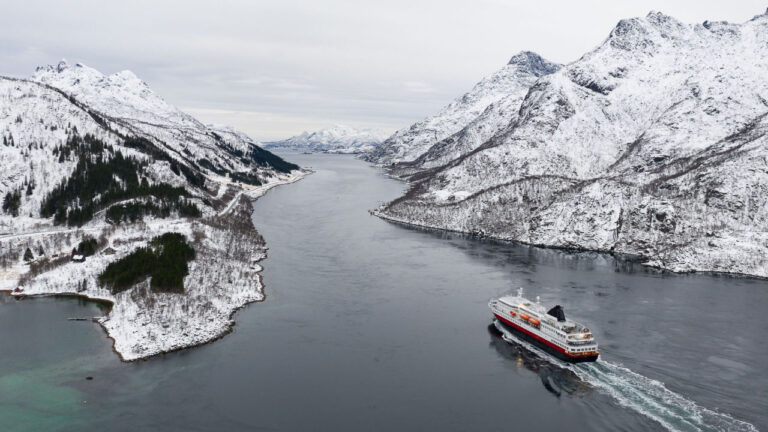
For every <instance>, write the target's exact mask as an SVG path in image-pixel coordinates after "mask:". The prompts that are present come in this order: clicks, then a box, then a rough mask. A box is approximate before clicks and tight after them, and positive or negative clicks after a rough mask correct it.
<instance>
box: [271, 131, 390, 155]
mask: <svg viewBox="0 0 768 432" xmlns="http://www.w3.org/2000/svg"><path fill="white" fill-rule="evenodd" d="M386 137H387V133H386V132H384V131H380V130H374V129H355V128H351V127H348V126H343V125H335V126H333V127H330V128H328V129H323V130H319V131H316V132H311V133H310V132H303V133H302V134H301V135H296V136H293V137H290V138H288V139H285V140H282V141H273V142H267V143H264V147H265V148H268V149H281V150H289V151H301V152H305V151H307V152H329V153H365V152H369V151H371V150H373V149H374V148H375V147H376V146H378V145H379V144H381V142H382V141H383V140H384V139H386Z"/></svg>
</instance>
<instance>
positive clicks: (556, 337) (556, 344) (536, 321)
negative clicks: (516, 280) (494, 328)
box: [488, 288, 599, 362]
mask: <svg viewBox="0 0 768 432" xmlns="http://www.w3.org/2000/svg"><path fill="white" fill-rule="evenodd" d="M488 306H489V307H490V308H491V311H492V312H493V315H494V316H495V317H496V319H498V320H499V321H501V322H503V323H504V324H506V325H507V326H508V327H511V328H512V329H513V330H516V331H517V333H518V334H519V335H521V336H523V337H525V338H528V339H532V340H533V341H534V342H537V343H538V344H539V345H541V346H543V347H544V348H546V349H547V350H548V351H550V352H552V353H553V354H555V355H556V356H558V357H560V358H562V359H564V360H566V361H574V362H582V361H594V360H597V356H598V355H599V352H598V347H597V342H595V339H594V337H593V336H592V331H591V330H590V329H588V328H586V327H584V326H583V325H581V324H579V323H577V322H574V321H571V320H569V319H566V318H565V313H564V312H563V309H562V307H561V306H559V305H557V306H554V307H553V308H551V309H550V310H549V311H547V309H546V308H545V307H544V306H543V305H541V304H540V303H539V299H538V297H537V298H536V301H535V302H532V301H530V300H528V299H526V298H525V297H523V289H522V288H520V289H519V290H518V294H517V295H516V296H512V295H510V296H504V297H501V298H498V299H494V300H491V301H490V303H489V304H488Z"/></svg>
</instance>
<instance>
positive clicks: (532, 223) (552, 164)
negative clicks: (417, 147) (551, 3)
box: [377, 12, 768, 277]
mask: <svg viewBox="0 0 768 432" xmlns="http://www.w3.org/2000/svg"><path fill="white" fill-rule="evenodd" d="M767 35H768V16H767V15H758V16H756V17H755V18H754V19H752V20H750V21H747V22H745V23H743V24H732V23H727V22H709V21H707V22H705V23H703V24H694V25H686V24H682V23H681V22H679V21H678V20H676V19H674V18H673V17H670V16H667V15H664V14H662V13H659V12H651V13H649V14H648V15H646V16H645V17H643V18H631V19H625V20H621V21H620V22H619V23H618V24H617V25H616V27H615V28H614V29H613V30H612V31H611V32H610V34H609V36H608V37H607V38H606V39H605V40H604V41H603V43H601V44H600V45H599V46H598V47H597V48H595V49H594V50H592V51H590V52H587V53H585V54H584V55H583V56H582V57H581V58H580V59H579V60H577V61H575V62H572V63H569V64H567V65H565V66H564V67H562V68H561V69H559V70H558V71H556V72H554V73H552V74H548V75H544V76H542V77H540V78H539V79H537V80H536V82H535V83H534V84H533V85H532V86H531V87H530V88H529V89H528V90H527V92H526V95H525V97H524V100H523V101H522V103H521V104H520V108H519V111H518V112H517V113H516V115H517V116H516V118H514V119H513V120H512V121H511V122H510V123H509V124H508V126H506V127H505V128H503V129H502V130H501V131H500V132H499V133H497V134H495V135H494V136H492V137H491V138H489V139H488V140H486V141H484V142H483V143H482V144H480V145H478V146H476V147H475V148H474V149H471V150H468V151H464V152H462V153H461V154H460V155H458V156H456V155H455V154H452V155H449V157H448V158H446V159H447V161H446V160H445V159H444V160H441V161H440V162H441V163H440V164H438V165H437V166H435V167H432V168H429V169H427V170H424V167H423V166H417V167H416V169H415V171H410V172H409V171H407V170H402V166H403V165H406V168H407V164H402V163H401V164H395V165H393V166H390V167H389V169H390V170H391V171H393V172H394V173H395V175H400V176H401V177H405V178H410V179H411V180H412V181H414V182H415V183H414V184H413V186H412V188H411V190H410V191H409V192H408V193H407V194H406V195H405V196H403V197H401V198H399V199H397V200H395V201H393V202H391V203H389V204H386V205H384V206H382V207H381V208H380V209H378V210H377V213H378V214H379V215H380V216H382V217H385V218H390V219H393V220H398V221H401V222H406V223H414V224H417V225H424V226H430V227H434V228H442V229H450V230H455V231H462V232H476V233H483V234H484V235H488V236H491V237H497V238H502V239H509V240H517V241H522V242H525V243H530V244H535V245H542V246H552V247H566V248H578V249H588V250H599V251H607V252H617V253H625V254H629V255H637V256H641V257H643V258H644V259H645V261H646V263H648V264H650V265H655V266H659V267H663V268H668V269H672V270H675V271H691V270H702V271H721V272H733V273H744V274H751V275H756V276H763V277H765V276H768V263H767V262H766V261H765V259H762V258H761V257H763V256H765V252H766V251H765V250H764V246H763V244H768V243H766V241H767V240H766V234H765V233H766V231H767V230H766V227H768V225H766V220H767V219H766V218H767V217H768V216H767V215H766V213H765V210H764V208H765V199H766V198H765V197H766V193H768V191H767V190H766V183H767V182H768V178H766V173H765V170H764V169H762V168H760V167H761V165H760V164H759V163H758V161H759V160H761V159H760V158H761V157H762V156H761V155H763V154H764V153H765V150H766V149H765V147H766V144H765V143H766V140H767V139H766V137H765V135H764V132H765V114H766V112H768V103H766V100H768V85H767V84H766V83H765V82H764V80H762V78H761V77H762V76H765V74H766V72H768V49H767V48H766V47H768V36H767ZM436 148H437V149H438V150H439V149H440V148H439V146H438V147H436ZM437 156H440V155H439V154H438V155H437ZM417 161H418V160H417ZM403 172H405V175H402V173H403ZM414 172H415V173H414Z"/></svg>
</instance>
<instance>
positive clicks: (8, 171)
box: [0, 62, 304, 360]
mask: <svg viewBox="0 0 768 432" xmlns="http://www.w3.org/2000/svg"><path fill="white" fill-rule="evenodd" d="M0 134H2V141H3V142H2V145H0V165H2V167H3V170H2V171H0V200H2V208H1V209H0V289H2V290H10V291H12V292H13V293H14V295H18V296H26V295H42V294H53V293H73V294H78V295H83V296H87V297H90V298H95V299H103V300H107V301H110V302H113V303H114V306H113V308H112V311H111V312H110V313H109V314H108V315H107V316H106V317H101V318H100V320H99V321H100V322H101V323H102V325H104V327H105V329H107V331H108V333H109V335H110V336H111V337H112V338H113V339H115V349H116V350H117V351H118V352H119V353H120V354H121V355H122V356H123V358H125V359H127V360H130V359H135V358H141V357H146V356H149V355H154V354H157V353H160V352H165V351H169V350H172V349H178V348H181V347H185V346H191V345H196V344H199V343H204V342H207V341H209V340H211V339H213V338H215V337H218V336H220V335H221V334H223V333H225V332H227V331H228V330H229V328H230V327H231V325H232V322H231V319H230V315H231V313H232V312H233V311H234V310H235V309H236V308H239V307H241V306H243V305H244V304H245V303H247V302H249V301H254V300H258V299H260V298H261V296H262V294H261V289H262V287H261V282H260V278H259V277H258V274H257V272H258V271H257V270H258V266H257V265H255V264H253V262H254V260H258V259H260V258H261V257H263V256H264V250H265V248H264V242H263V240H262V239H261V237H260V236H259V235H258V233H257V232H255V229H253V226H252V224H251V222H250V216H247V217H246V216H243V213H244V212H243V211H240V210H239V209H243V208H246V209H247V207H248V205H249V203H248V202H247V199H246V197H257V196H259V195H261V194H263V193H264V192H265V191H266V190H268V189H269V188H271V187H273V186H276V185H279V184H285V183H288V182H291V181H295V180H297V179H299V178H301V176H302V175H304V172H302V171H301V170H300V169H299V167H298V166H296V165H294V164H291V163H289V162H286V161H285V160H283V159H281V158H279V157H277V156H275V155H274V154H272V153H270V152H268V151H266V150H264V149H262V148H261V147H260V146H259V145H258V144H257V143H256V142H255V141H253V140H252V139H250V138H249V137H248V136H247V135H245V134H243V133H240V132H237V131H235V130H232V129H229V128H218V127H209V126H206V125H204V124H202V123H200V122H199V121H198V120H196V119H195V118H193V117H191V116H189V115H188V114H186V113H184V112H182V111H180V110H179V109H178V108H176V107H174V106H172V105H170V104H168V103H167V102H165V101H164V100H163V99H162V98H160V97H159V96H158V95H156V94H155V93H154V92H153V91H152V90H151V89H150V88H149V87H148V86H147V85H146V84H145V83H144V82H142V81H141V80H140V79H138V78H137V77H136V76H135V75H134V74H132V73H131V72H127V71H125V72H120V73H117V74H114V75H108V76H107V75H103V74H101V73H99V72H98V71H96V70H94V69H92V68H89V67H87V66H84V65H82V64H76V65H69V64H67V63H66V62H60V63H59V64H58V65H55V66H46V67H41V68H38V69H37V71H36V73H35V74H34V75H33V76H32V77H31V78H30V79H17V78H8V77H0ZM246 213H247V212H246ZM165 232H179V233H182V234H183V235H184V236H185V239H186V241H188V242H189V243H190V244H192V245H193V247H194V248H195V250H196V251H197V252H198V253H197V258H196V259H195V261H193V262H192V264H190V266H189V275H187V276H186V277H185V278H184V284H185V285H186V289H185V291H184V292H174V293H167V292H155V291H152V290H150V289H149V279H147V278H146V277H145V278H143V279H140V280H137V281H136V282H135V283H133V287H132V288H131V289H128V290H123V291H119V292H118V291H117V290H115V289H114V287H112V288H110V287H108V286H104V285H103V284H102V283H100V282H99V274H100V273H101V272H103V271H104V269H105V267H106V266H107V265H108V264H110V263H113V262H117V261H119V260H121V259H123V258H126V257H128V256H129V255H131V254H132V253H134V252H136V251H137V250H139V249H140V248H144V247H146V246H147V245H148V244H149V243H150V242H151V239H152V237H154V236H158V235H161V234H163V233H165ZM233 232H234V233H236V235H235V234H233ZM233 236H234V237H233ZM234 238H238V239H242V240H243V241H245V242H247V243H248V245H247V246H242V247H240V246H237V245H236V244H234V243H233V239H234ZM84 245H86V246H87V245H90V246H88V247H85V249H87V250H89V252H88V253H87V254H86V253H84V252H82V251H83V250H84ZM74 249H76V250H77V254H84V255H88V257H87V258H85V262H80V261H73V259H72V255H73V254H75V252H73V250H74ZM186 267H187V266H186V264H185V265H184V268H186ZM229 267H232V268H231V269H229V271H227V272H222V271H223V270H224V269H227V268H229ZM246 273H247V274H246ZM225 279H226V280H225ZM235 279H237V283H236V284H234V285H233V286H231V287H229V288H227V287H228V286H229V285H228V284H230V285H231V284H232V283H233V282H230V281H233V280H235ZM169 323H172V324H169Z"/></svg>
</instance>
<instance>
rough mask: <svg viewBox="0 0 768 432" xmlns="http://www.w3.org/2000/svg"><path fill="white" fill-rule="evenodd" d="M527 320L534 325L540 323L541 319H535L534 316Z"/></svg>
mask: <svg viewBox="0 0 768 432" xmlns="http://www.w3.org/2000/svg"><path fill="white" fill-rule="evenodd" d="M528 322H529V323H531V324H533V325H535V326H538V325H540V324H541V321H539V320H537V319H536V318H531V319H529V320H528Z"/></svg>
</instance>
